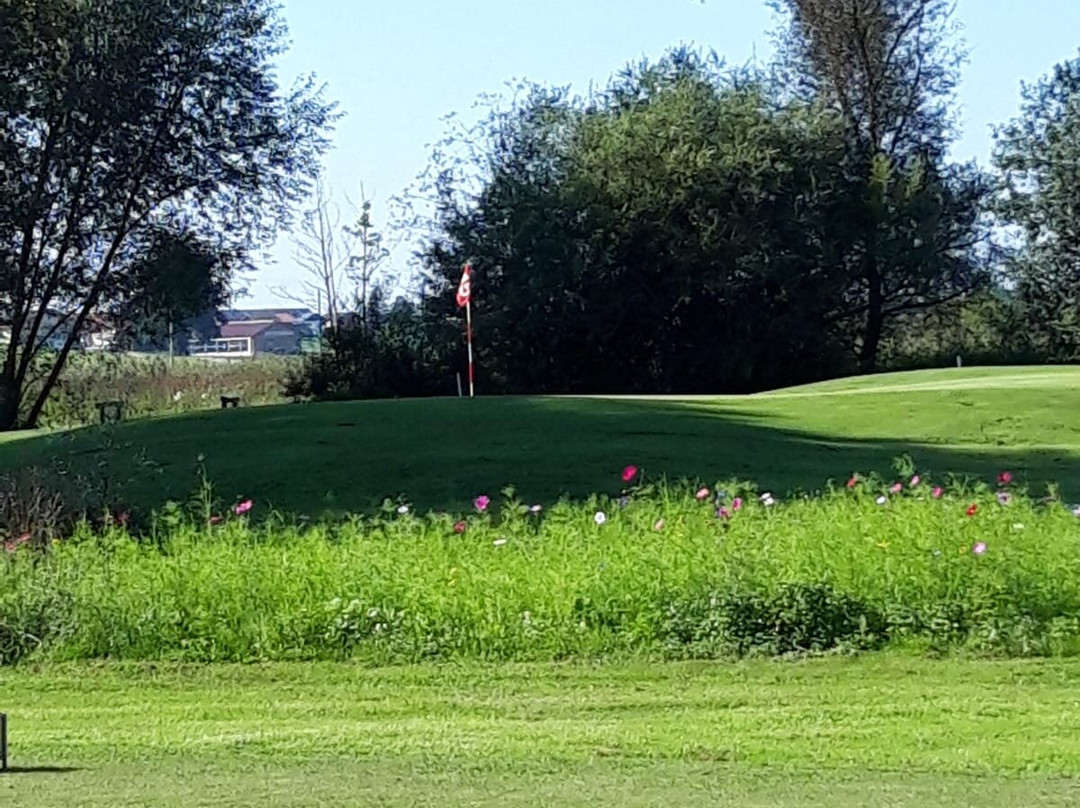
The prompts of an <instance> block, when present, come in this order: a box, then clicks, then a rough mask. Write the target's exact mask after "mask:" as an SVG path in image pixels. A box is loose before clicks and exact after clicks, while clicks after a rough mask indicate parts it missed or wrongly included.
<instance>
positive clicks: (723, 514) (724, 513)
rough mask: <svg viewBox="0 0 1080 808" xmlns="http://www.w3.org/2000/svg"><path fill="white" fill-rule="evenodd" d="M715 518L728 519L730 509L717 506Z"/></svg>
mask: <svg viewBox="0 0 1080 808" xmlns="http://www.w3.org/2000/svg"><path fill="white" fill-rule="evenodd" d="M716 518H717V519H730V518H731V511H729V510H728V509H727V508H719V509H718V510H717V511H716Z"/></svg>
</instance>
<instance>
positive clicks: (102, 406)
mask: <svg viewBox="0 0 1080 808" xmlns="http://www.w3.org/2000/svg"><path fill="white" fill-rule="evenodd" d="M95 406H96V407H97V410H98V418H99V419H100V420H101V423H102V424H116V423H119V422H120V421H123V420H124V402H123V401H99V402H97V404H96V405H95Z"/></svg>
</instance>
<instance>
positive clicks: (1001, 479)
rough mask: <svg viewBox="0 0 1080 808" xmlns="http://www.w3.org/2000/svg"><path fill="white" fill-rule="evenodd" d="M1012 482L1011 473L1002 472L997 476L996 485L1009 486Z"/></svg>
mask: <svg viewBox="0 0 1080 808" xmlns="http://www.w3.org/2000/svg"><path fill="white" fill-rule="evenodd" d="M1012 481H1013V476H1012V472H1010V471H1003V472H1001V474H999V475H998V485H1009V484H1010V483H1011V482H1012Z"/></svg>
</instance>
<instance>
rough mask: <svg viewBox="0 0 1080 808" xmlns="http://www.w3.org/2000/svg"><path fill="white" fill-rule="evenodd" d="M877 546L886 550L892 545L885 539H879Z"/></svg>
mask: <svg viewBox="0 0 1080 808" xmlns="http://www.w3.org/2000/svg"><path fill="white" fill-rule="evenodd" d="M878 547H880V548H881V549H882V550H888V549H889V548H890V547H892V545H891V544H890V543H889V542H887V541H881V542H878Z"/></svg>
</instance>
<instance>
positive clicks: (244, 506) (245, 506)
mask: <svg viewBox="0 0 1080 808" xmlns="http://www.w3.org/2000/svg"><path fill="white" fill-rule="evenodd" d="M253 507H255V503H254V502H252V501H251V500H250V499H245V500H244V501H243V502H241V503H240V504H239V505H237V506H236V507H235V508H233V512H234V513H235V514H236V515H237V516H243V515H244V514H245V513H247V512H248V511H250V510H251V509H252V508H253Z"/></svg>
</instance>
